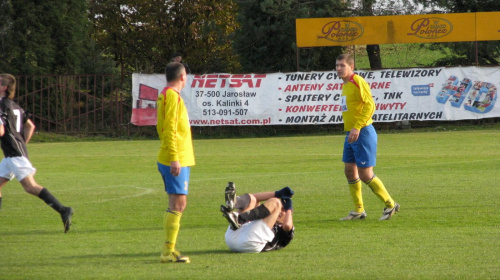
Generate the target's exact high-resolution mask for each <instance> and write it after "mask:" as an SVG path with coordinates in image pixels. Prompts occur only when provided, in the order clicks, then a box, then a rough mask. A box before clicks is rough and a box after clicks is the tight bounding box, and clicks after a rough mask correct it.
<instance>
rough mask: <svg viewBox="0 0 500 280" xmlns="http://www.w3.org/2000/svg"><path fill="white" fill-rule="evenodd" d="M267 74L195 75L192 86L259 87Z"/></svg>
mask: <svg viewBox="0 0 500 280" xmlns="http://www.w3.org/2000/svg"><path fill="white" fill-rule="evenodd" d="M265 77H266V75H265V74H247V75H241V74H235V75H228V74H220V75H218V74H210V75H195V76H194V78H193V82H192V83H191V88H219V87H220V88H225V87H229V88H240V87H243V86H247V87H248V88H259V87H260V85H261V82H262V79H263V78H265Z"/></svg>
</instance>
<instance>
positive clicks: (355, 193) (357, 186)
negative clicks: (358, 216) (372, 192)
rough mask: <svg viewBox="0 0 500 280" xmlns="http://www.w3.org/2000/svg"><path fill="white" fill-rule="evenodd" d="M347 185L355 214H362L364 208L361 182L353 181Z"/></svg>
mask: <svg viewBox="0 0 500 280" xmlns="http://www.w3.org/2000/svg"><path fill="white" fill-rule="evenodd" d="M348 184H349V190H350V191H351V197H352V201H353V202H354V207H355V209H356V212H358V213H362V212H363V211H365V207H364V206H363V196H362V194H361V180H360V179H359V178H358V179H356V180H354V181H349V182H348Z"/></svg>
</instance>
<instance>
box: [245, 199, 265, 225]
mask: <svg viewBox="0 0 500 280" xmlns="http://www.w3.org/2000/svg"><path fill="white" fill-rule="evenodd" d="M269 215H271V212H269V209H267V207H266V206H264V204H261V205H259V207H256V208H254V209H252V210H250V211H247V212H245V213H241V214H239V215H238V223H239V224H244V223H247V222H250V221H255V220H260V219H264V218H265V217H267V216H269Z"/></svg>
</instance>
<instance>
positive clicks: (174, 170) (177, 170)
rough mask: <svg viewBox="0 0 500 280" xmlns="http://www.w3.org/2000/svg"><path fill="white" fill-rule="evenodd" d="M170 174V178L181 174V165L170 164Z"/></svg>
mask: <svg viewBox="0 0 500 280" xmlns="http://www.w3.org/2000/svg"><path fill="white" fill-rule="evenodd" d="M170 174H172V176H174V177H177V176H179V174H181V163H180V162H179V161H172V162H170Z"/></svg>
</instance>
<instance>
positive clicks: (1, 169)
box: [0, 158, 14, 209]
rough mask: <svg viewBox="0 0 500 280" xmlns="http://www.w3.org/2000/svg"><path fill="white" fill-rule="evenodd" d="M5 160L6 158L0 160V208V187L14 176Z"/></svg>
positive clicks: (0, 199)
mask: <svg viewBox="0 0 500 280" xmlns="http://www.w3.org/2000/svg"><path fill="white" fill-rule="evenodd" d="M7 161H8V159H6V158H3V159H2V161H0V209H1V208H2V188H3V186H5V185H6V184H7V183H8V182H9V181H10V180H12V179H13V178H14V173H12V172H11V171H10V168H9V166H8V164H7Z"/></svg>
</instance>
